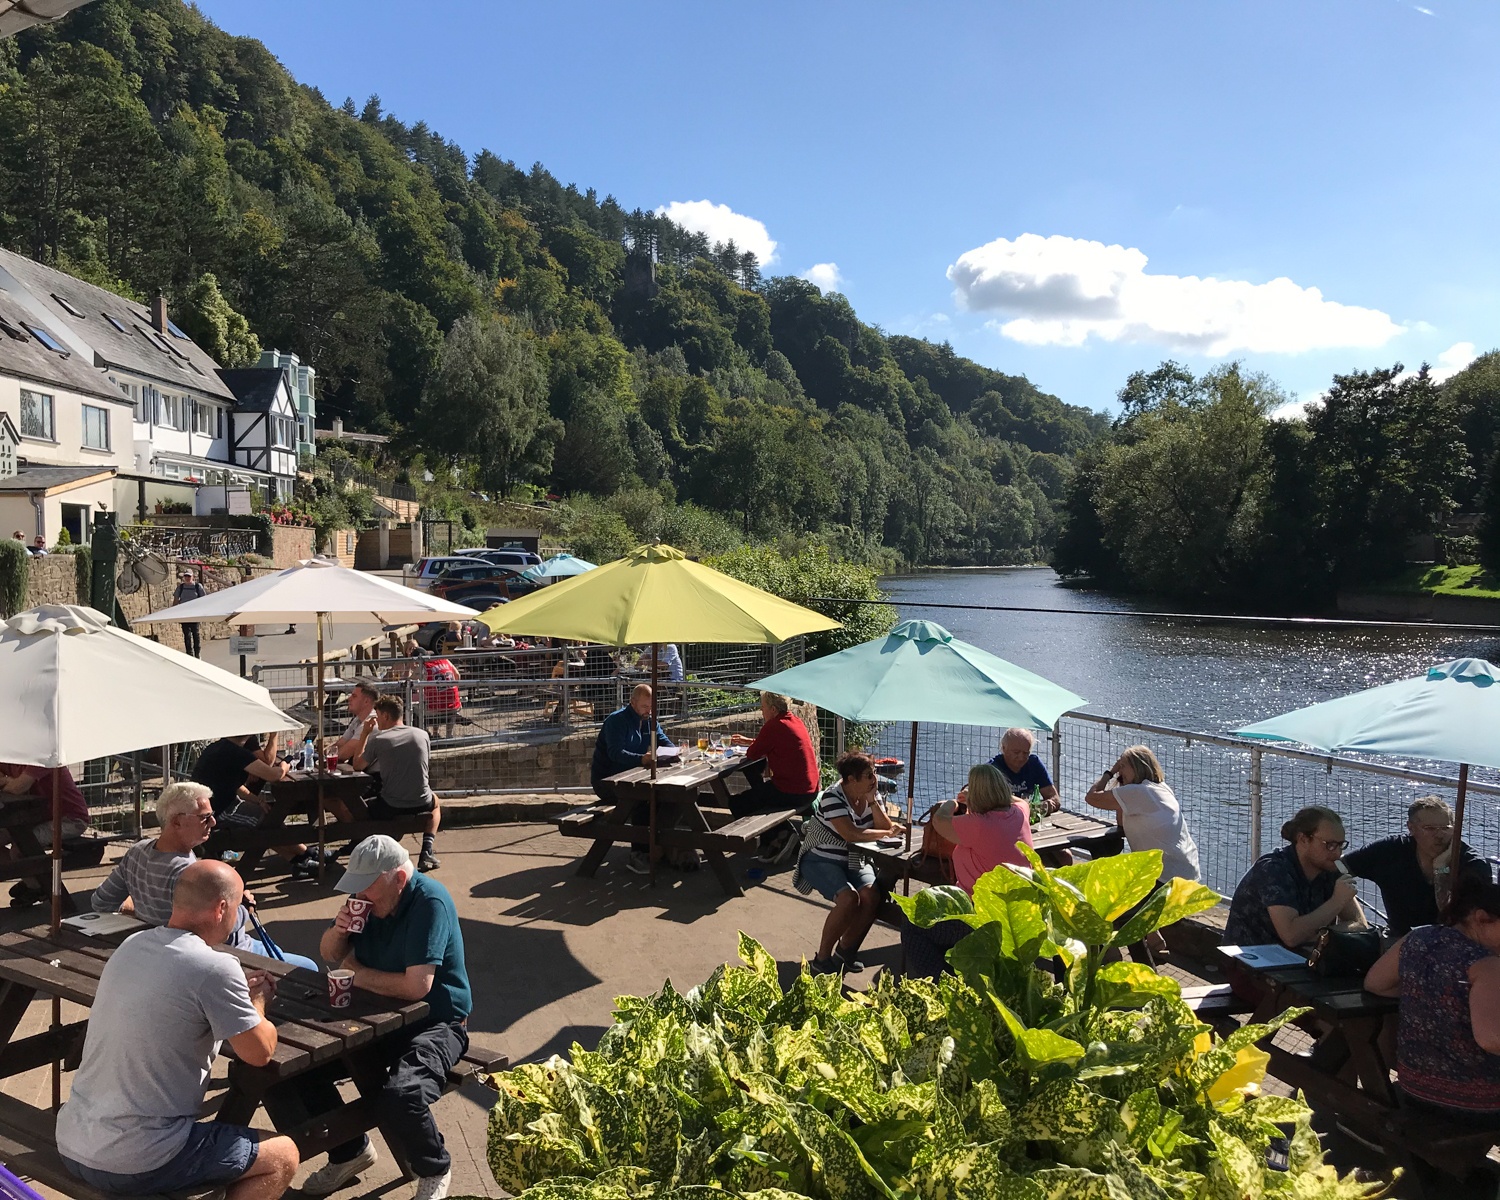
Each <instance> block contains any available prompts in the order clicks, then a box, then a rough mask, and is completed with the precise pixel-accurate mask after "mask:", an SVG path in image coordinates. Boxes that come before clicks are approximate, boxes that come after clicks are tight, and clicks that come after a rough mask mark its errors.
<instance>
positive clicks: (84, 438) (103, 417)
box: [79, 404, 114, 452]
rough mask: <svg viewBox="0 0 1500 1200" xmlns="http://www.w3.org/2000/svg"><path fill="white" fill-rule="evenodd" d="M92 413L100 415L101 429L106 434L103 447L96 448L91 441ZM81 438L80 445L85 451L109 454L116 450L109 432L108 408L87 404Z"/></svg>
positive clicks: (84, 408) (84, 410)
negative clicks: (98, 451) (90, 422)
mask: <svg viewBox="0 0 1500 1200" xmlns="http://www.w3.org/2000/svg"><path fill="white" fill-rule="evenodd" d="M92 413H98V414H99V420H100V422H101V428H102V430H103V432H104V444H103V445H102V446H96V445H95V444H94V443H93V442H91V441H89V416H90V414H92ZM79 438H80V442H79V444H80V445H81V446H82V447H83V448H84V449H85V450H103V451H106V452H107V451H109V450H112V449H114V446H113V444H112V442H111V440H110V432H109V409H107V408H100V407H99V406H98V405H95V404H85V405H84V406H83V425H82V430H81V432H80V434H79Z"/></svg>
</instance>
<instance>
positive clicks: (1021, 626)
mask: <svg viewBox="0 0 1500 1200" xmlns="http://www.w3.org/2000/svg"><path fill="white" fill-rule="evenodd" d="M882 586H883V587H884V588H885V589H886V591H888V592H889V593H890V594H891V597H892V598H893V599H894V600H895V602H896V603H897V604H898V605H899V607H900V610H901V615H902V617H903V618H912V617H920V618H923V619H926V620H930V621H936V622H937V623H938V624H939V625H942V626H945V627H946V628H947V629H948V630H949V631H950V632H951V633H953V634H954V636H956V637H960V638H963V639H964V640H965V641H968V642H973V643H974V644H975V645H976V646H981V647H983V648H984V649H986V650H988V651H990V652H991V653H992V654H998V655H999V656H1000V657H1001V658H1004V659H1008V660H1009V661H1011V662H1013V663H1016V664H1017V665H1019V666H1023V667H1025V668H1026V669H1027V670H1030V671H1035V672H1036V673H1037V674H1039V675H1044V676H1046V677H1047V678H1048V679H1051V680H1053V681H1054V682H1056V683H1060V684H1063V685H1064V686H1065V687H1068V688H1070V689H1072V690H1073V691H1075V692H1077V693H1078V694H1079V695H1080V696H1084V697H1086V698H1087V699H1088V701H1089V703H1088V705H1087V710H1088V711H1089V712H1095V713H1101V714H1107V715H1109V716H1116V717H1125V718H1130V719H1133V720H1137V721H1144V722H1149V723H1151V724H1155V725H1171V726H1175V727H1177V728H1179V729H1192V730H1201V731H1204V732H1208V733H1222V732H1225V731H1227V730H1230V729H1234V728H1236V727H1238V726H1241V725H1247V724H1249V723H1250V722H1252V721H1259V720H1262V719H1264V718H1266V717H1272V716H1275V715H1276V714H1277V713H1281V712H1286V711H1287V710H1288V709H1293V708H1299V707H1301V706H1303V705H1306V704H1314V703H1316V702H1317V701H1319V700H1329V699H1332V698H1333V697H1335V696H1342V695H1344V694H1346V693H1348V692H1353V691H1358V690H1359V689H1360V688H1366V687H1374V686H1376V685H1377V684H1382V683H1390V682H1391V681H1393V680H1396V679H1404V678H1407V677H1410V676H1412V675H1416V674H1418V673H1420V672H1422V671H1425V670H1426V669H1427V668H1428V667H1429V666H1431V665H1432V664H1433V663H1436V662H1444V661H1446V660H1448V659H1451V658H1468V657H1474V658H1494V657H1495V656H1496V655H1497V654H1500V639H1496V638H1477V639H1476V638H1472V637H1462V636H1455V635H1452V634H1444V633H1439V632H1433V633H1426V632H1422V631H1420V630H1376V629H1345V628H1323V629H1317V630H1301V629H1291V628H1287V627H1278V626H1255V625H1245V624H1241V623H1238V622H1236V623H1227V624H1226V623H1217V624H1215V623H1208V622H1203V621H1163V620H1157V619H1154V618H1146V617H1132V616H1090V615H1086V614H1082V613H1080V611H1079V610H1083V609H1109V610H1111V611H1114V612H1121V613H1129V612H1131V611H1133V610H1135V609H1137V608H1140V607H1143V606H1141V605H1135V604H1132V603H1131V602H1129V601H1126V600H1121V599H1118V598H1115V597H1109V596H1105V595H1102V594H1100V593H1097V592H1081V591H1075V590H1073V589H1071V588H1066V587H1062V586H1060V585H1059V584H1058V582H1057V576H1056V575H1055V574H1054V573H1053V572H1052V571H1050V570H1046V569H1038V568H1015V569H996V570H976V571H932V572H926V573H922V574H914V575H898V576H891V577H889V578H887V579H885V580H883V581H882ZM937 603H947V604H994V605H1019V606H1023V607H1032V608H1052V609H1060V610H1063V611H1061V612H1050V613H1016V612H975V611H972V610H964V609H942V608H935V607H932V605H934V604H937ZM1152 607H1153V608H1161V607H1165V606H1163V605H1153V606H1152Z"/></svg>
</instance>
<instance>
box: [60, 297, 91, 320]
mask: <svg viewBox="0 0 1500 1200" xmlns="http://www.w3.org/2000/svg"><path fill="white" fill-rule="evenodd" d="M52 298H53V299H54V300H56V301H57V302H58V303H59V304H61V305H62V306H63V310H64V311H65V312H70V313H72V314H73V315H74V316H75V317H78V318H79V319H80V320H85V321H86V320H88V318H87V317H85V316H84V315H83V314H82V313H81V312H79V311H78V310H77V309H76V308H74V307H73V306H72V305H71V304H69V303H68V301H67V300H66V299H65V298H64V297H62V296H59V295H58V294H57V293H56V292H53V293H52Z"/></svg>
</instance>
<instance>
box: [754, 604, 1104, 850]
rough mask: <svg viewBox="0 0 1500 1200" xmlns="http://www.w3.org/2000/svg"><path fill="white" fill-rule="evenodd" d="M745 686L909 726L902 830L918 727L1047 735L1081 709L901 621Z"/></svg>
mask: <svg viewBox="0 0 1500 1200" xmlns="http://www.w3.org/2000/svg"><path fill="white" fill-rule="evenodd" d="M750 686H751V687H758V688H762V689H764V690H766V691H768V692H780V693H782V694H784V695H787V696H794V697H796V698H797V699H798V700H805V701H808V702H809V703H811V704H816V705H817V706H818V707H819V708H826V709H828V711H829V712H834V713H837V714H839V715H840V716H841V717H844V718H846V719H848V720H852V721H910V722H911V745H912V750H911V760H912V761H911V769H910V770H909V771H908V772H907V777H906V817H907V824H908V826H909V825H910V823H911V810H912V798H913V795H914V793H915V790H916V778H915V777H916V765H917V764H916V753H917V726H918V724H919V723H920V722H922V721H936V722H937V723H939V724H944V725H1000V726H1006V727H1009V726H1012V725H1016V726H1021V727H1023V728H1027V729H1042V730H1050V729H1052V728H1053V726H1055V725H1056V724H1057V720H1058V718H1059V717H1061V716H1062V715H1063V713H1065V712H1068V711H1070V710H1072V709H1075V708H1080V707H1082V706H1083V705H1085V704H1087V703H1088V701H1087V700H1085V699H1084V698H1083V697H1082V696H1078V695H1075V694H1074V693H1073V692H1070V691H1068V689H1067V688H1065V687H1060V686H1058V685H1057V684H1055V683H1053V682H1052V681H1051V680H1049V679H1043V678H1042V677H1041V676H1040V675H1036V674H1033V673H1032V672H1031V671H1028V670H1026V669H1025V668H1024V667H1018V666H1016V665H1015V664H1014V663H1009V662H1006V661H1005V660H1004V659H1003V658H998V657H996V656H995V655H993V654H991V653H990V652H989V651H988V650H981V649H980V648H979V647H978V646H974V645H971V644H970V643H968V642H964V641H960V640H959V639H958V638H956V637H954V636H953V635H952V634H951V633H949V632H948V631H947V630H946V629H944V628H943V627H942V626H941V625H936V624H934V623H933V622H931V621H903V622H902V623H901V624H899V625H897V626H896V628H895V629H893V630H891V632H890V633H888V634H887V635H886V636H885V637H883V638H876V639H875V640H874V641H871V642H862V643H861V644H860V645H858V646H851V647H849V649H847V650H840V651H839V652H838V653H837V654H829V655H827V656H825V657H823V658H818V659H814V660H813V661H812V662H810V663H803V664H802V665H801V666H799V667H791V668H789V669H787V670H785V671H778V672H777V673H776V674H775V675H768V676H766V678H764V679H760V680H757V681H756V682H755V683H753V684H751V685H750Z"/></svg>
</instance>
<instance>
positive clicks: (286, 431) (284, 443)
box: [271, 416, 296, 450]
mask: <svg viewBox="0 0 1500 1200" xmlns="http://www.w3.org/2000/svg"><path fill="white" fill-rule="evenodd" d="M292 439H293V434H292V419H291V418H290V417H281V416H273V417H272V418H271V445H272V446H273V447H274V448H275V449H277V450H291V449H293V448H294V447H295V446H296V442H295V441H293V440H292Z"/></svg>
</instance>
